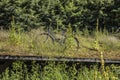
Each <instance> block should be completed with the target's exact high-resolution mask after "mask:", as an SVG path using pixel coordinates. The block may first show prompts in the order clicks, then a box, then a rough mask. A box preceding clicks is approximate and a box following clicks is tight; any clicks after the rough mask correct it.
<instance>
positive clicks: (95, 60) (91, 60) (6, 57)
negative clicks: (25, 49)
mask: <svg viewBox="0 0 120 80" xmlns="http://www.w3.org/2000/svg"><path fill="white" fill-rule="evenodd" d="M0 60H24V61H31V60H35V61H69V62H83V63H100V62H101V60H100V59H98V58H70V57H42V56H12V55H0ZM104 61H105V63H110V64H120V60H112V59H104Z"/></svg>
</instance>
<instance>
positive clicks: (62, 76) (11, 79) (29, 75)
mask: <svg viewBox="0 0 120 80" xmlns="http://www.w3.org/2000/svg"><path fill="white" fill-rule="evenodd" d="M44 64H45V63H44ZM76 65H77V66H79V68H76ZM80 66H81V67H80ZM99 69H100V68H99V67H97V66H95V65H91V67H90V68H87V67H86V66H83V65H80V64H75V63H74V64H70V65H67V64H66V63H65V62H58V63H55V62H46V64H45V65H44V66H42V67H41V66H40V65H38V63H36V62H32V64H30V63H29V65H26V64H25V63H24V62H22V61H16V62H13V65H12V68H7V69H6V70H5V72H3V73H2V74H0V79H1V80H119V79H120V77H119V75H120V72H119V71H120V66H114V65H111V66H107V67H105V76H104V75H103V73H102V72H101V71H100V70H99Z"/></svg>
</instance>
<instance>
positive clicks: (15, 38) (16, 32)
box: [9, 17, 22, 45]
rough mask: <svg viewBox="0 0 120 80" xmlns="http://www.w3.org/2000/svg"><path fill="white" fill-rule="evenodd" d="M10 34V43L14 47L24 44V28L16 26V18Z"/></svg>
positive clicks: (12, 23)
mask: <svg viewBox="0 0 120 80" xmlns="http://www.w3.org/2000/svg"><path fill="white" fill-rule="evenodd" d="M11 26H12V27H11V28H10V34H9V42H10V44H12V45H19V44H21V42H22V38H21V31H22V28H21V27H20V26H18V25H16V24H15V22H14V17H13V21H12V22H11Z"/></svg>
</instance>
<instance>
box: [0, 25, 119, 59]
mask: <svg viewBox="0 0 120 80" xmlns="http://www.w3.org/2000/svg"><path fill="white" fill-rule="evenodd" d="M16 26H17V25H15V24H12V28H11V29H10V30H8V31H5V30H0V55H4V54H8V55H37V56H38V55H39V56H49V57H50V56H53V57H54V56H62V57H82V58H84V57H91V58H100V54H99V51H102V52H103V53H104V58H113V59H119V57H120V39H119V37H117V36H116V35H113V34H110V33H108V32H107V31H105V30H104V31H103V32H102V31H98V32H96V31H93V32H91V34H89V30H87V28H86V29H85V30H84V32H82V31H77V32H76V33H75V36H76V37H77V38H78V40H79V42H80V43H79V45H80V48H79V49H78V50H77V51H76V49H75V47H74V41H73V39H72V37H70V38H68V39H67V42H66V45H67V48H66V50H64V47H65V46H61V45H60V44H58V43H55V44H54V45H53V43H52V42H51V40H50V39H48V41H47V42H44V41H43V40H44V38H45V37H44V36H41V35H40V34H41V33H43V32H44V30H43V29H32V30H31V31H23V30H22V29H21V28H20V27H19V28H18V27H17V28H16ZM118 34H119V33H118ZM96 35H97V38H96ZM56 36H58V37H61V36H60V34H59V32H58V33H56ZM67 36H72V35H71V29H68V31H67ZM98 48H99V50H98ZM116 55H117V56H116Z"/></svg>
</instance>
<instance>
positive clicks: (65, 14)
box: [0, 0, 120, 30]
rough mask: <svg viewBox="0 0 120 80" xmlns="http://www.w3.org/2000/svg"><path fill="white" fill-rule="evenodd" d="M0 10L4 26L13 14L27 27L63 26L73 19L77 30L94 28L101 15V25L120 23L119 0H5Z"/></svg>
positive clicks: (56, 27)
mask: <svg viewBox="0 0 120 80" xmlns="http://www.w3.org/2000/svg"><path fill="white" fill-rule="evenodd" d="M0 10H1V13H0V26H4V28H8V27H9V25H10V22H11V21H12V16H15V23H16V24H17V25H20V26H22V27H23V28H24V29H25V30H26V29H27V30H29V29H31V28H37V27H40V26H41V25H42V26H43V25H44V26H45V27H46V26H47V27H51V26H52V27H53V28H54V29H59V28H60V29H61V28H65V27H67V25H68V24H69V23H70V24H71V27H72V29H73V30H76V28H77V29H81V28H82V29H83V28H85V27H86V26H87V27H88V28H90V29H94V28H95V23H96V19H97V18H99V20H100V27H101V29H102V28H103V27H104V26H106V27H107V29H111V27H112V28H115V29H116V28H118V27H119V26H120V24H119V23H120V22H119V21H120V20H119V19H120V15H119V12H120V8H119V0H90V1H88V0H84V1H83V0H54V1H53V0H15V1H11V0H2V1H1V2H0ZM49 25H51V26H49ZM91 26H92V27H91ZM45 27H44V28H45Z"/></svg>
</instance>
